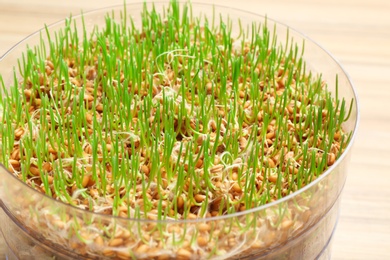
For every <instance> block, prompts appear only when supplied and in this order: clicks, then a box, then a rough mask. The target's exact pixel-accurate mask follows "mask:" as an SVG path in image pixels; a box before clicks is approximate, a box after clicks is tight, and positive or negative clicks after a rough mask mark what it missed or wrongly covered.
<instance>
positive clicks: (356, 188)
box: [0, 0, 390, 260]
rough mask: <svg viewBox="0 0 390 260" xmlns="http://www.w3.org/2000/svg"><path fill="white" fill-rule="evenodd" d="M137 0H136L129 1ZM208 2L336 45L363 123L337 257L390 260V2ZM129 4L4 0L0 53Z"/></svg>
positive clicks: (338, 233)
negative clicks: (71, 19) (53, 27)
mask: <svg viewBox="0 0 390 260" xmlns="http://www.w3.org/2000/svg"><path fill="white" fill-rule="evenodd" d="M131 2H134V1H131V0H127V3H131ZM201 2H207V1H206V0H203V1H201ZM209 2H212V3H216V4H222V5H228V6H233V7H237V8H240V9H244V10H249V11H252V12H255V13H259V14H263V15H265V14H266V15H268V17H270V18H273V19H276V20H278V21H281V22H283V23H286V24H288V25H290V26H291V27H293V28H295V29H298V30H299V31H301V32H304V33H305V34H306V35H308V36H309V37H311V38H312V39H313V40H315V41H317V42H319V43H320V44H321V45H322V46H323V47H324V48H325V49H327V50H328V51H330V52H331V53H332V54H333V55H334V56H335V57H336V59H338V60H339V61H340V63H341V64H342V65H343V66H344V68H345V70H346V71H347V72H348V73H349V75H350V77H351V78H352V80H353V82H354V83H355V87H356V89H357V92H358V95H359V98H360V99H359V101H360V105H361V122H360V127H359V131H358V136H357V139H356V142H355V145H354V148H353V150H352V153H353V154H352V161H351V165H350V167H349V175H348V178H347V183H346V186H345V189H344V192H343V198H342V203H341V204H342V205H341V207H342V208H341V215H340V220H339V224H338V227H337V231H336V234H335V238H334V242H333V253H332V259H335V260H348V259H362V260H363V259H364V260H366V259H383V260H385V259H390V1H388V0H295V1H289V0H281V1H277V0H276V1H271V0H269V1H261V0H240V1H233V0H225V1H222V0H215V1H209ZM122 3H123V1H122V0H114V1H99V0H83V1H78V0H68V1H60V0H51V1H45V0H0V56H2V55H3V54H4V53H5V52H6V51H7V50H8V49H10V48H11V47H12V46H13V45H15V44H16V43H18V42H19V41H20V40H22V39H23V38H24V37H26V36H28V35H29V34H31V33H33V32H35V31H37V30H38V29H40V28H42V27H43V26H44V24H51V23H53V22H56V21H59V20H62V19H63V18H65V17H67V16H68V15H69V14H70V13H72V14H73V15H76V14H79V13H80V12H81V10H83V11H88V10H93V9H96V8H101V7H107V6H111V5H116V4H122ZM0 181H1V180H0ZM0 224H1V223H0ZM3 251H4V241H3V240H2V239H0V254H1V253H3ZM1 257H4V255H3V254H1V255H0V259H1Z"/></svg>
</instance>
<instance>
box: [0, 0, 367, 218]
mask: <svg viewBox="0 0 390 260" xmlns="http://www.w3.org/2000/svg"><path fill="white" fill-rule="evenodd" d="M168 3H169V1H150V0H148V1H144V2H134V3H130V4H128V3H126V4H118V5H111V6H107V7H102V8H98V9H94V10H91V11H87V12H85V13H84V12H81V14H78V15H75V16H73V15H71V18H72V19H80V18H81V17H85V16H90V15H94V14H98V13H101V12H103V11H104V12H105V13H107V12H109V11H112V10H114V9H118V8H122V7H123V6H126V8H129V7H131V6H142V5H143V4H168ZM178 3H180V4H185V3H189V2H187V1H178ZM190 3H191V5H192V6H198V7H201V6H204V7H208V8H210V7H211V8H214V7H215V8H216V10H218V11H219V10H231V11H234V12H239V13H241V14H243V15H244V14H246V15H251V16H253V17H258V18H261V19H263V20H264V19H265V18H266V19H267V21H271V22H273V23H275V24H276V25H277V26H282V27H285V28H286V29H288V30H289V31H293V32H295V33H296V34H298V35H300V36H301V37H302V39H304V40H305V41H309V42H311V43H313V44H314V45H316V46H317V47H319V48H320V49H321V51H323V52H324V53H325V54H326V55H327V56H329V57H330V58H331V60H333V62H334V63H335V64H336V65H337V66H338V67H339V68H340V70H341V72H342V73H344V75H345V76H346V79H347V81H348V83H349V85H350V87H351V90H352V93H353V99H354V104H353V106H354V107H356V121H355V124H354V126H353V129H352V134H351V139H350V141H349V143H348V145H347V147H346V148H345V150H344V152H343V153H342V154H341V156H340V157H339V158H338V159H337V160H336V162H335V163H334V164H333V165H332V166H330V167H329V168H328V169H327V170H326V171H324V172H323V173H322V174H321V175H320V176H319V177H318V178H317V179H316V180H314V181H312V182H310V183H309V184H308V185H306V186H305V187H303V188H301V189H299V190H297V191H295V192H293V193H291V194H289V195H287V196H285V197H283V198H281V199H278V200H276V201H273V202H270V203H267V204H265V205H261V206H258V207H254V208H251V209H247V210H244V211H240V212H236V213H233V214H228V215H222V216H215V217H206V218H199V219H178V220H171V219H165V220H150V219H137V218H127V217H120V216H112V215H107V214H103V213H99V212H93V211H88V210H83V209H81V208H78V207H76V206H73V205H70V204H67V203H65V202H62V201H60V200H56V199H53V198H52V197H49V196H47V195H46V194H43V193H41V192H39V191H37V190H35V189H33V188H32V187H30V186H29V185H27V184H26V183H24V182H22V181H21V180H19V179H18V178H17V177H16V176H15V175H14V174H12V173H11V172H10V171H9V170H8V169H6V168H5V166H4V165H3V164H2V163H0V169H3V170H4V171H6V172H8V173H9V175H10V176H11V177H12V178H14V179H15V180H16V181H18V182H19V183H20V184H21V185H23V186H24V188H27V189H30V190H31V191H32V192H34V193H36V194H37V195H38V194H39V195H38V196H42V199H45V200H52V202H53V203H55V204H58V205H62V206H64V207H65V208H67V207H69V209H70V210H72V211H76V212H80V213H82V214H91V215H93V216H98V217H102V218H110V219H116V220H120V221H136V222H142V223H161V224H169V223H175V224H185V223H197V222H211V221H218V220H223V219H230V218H236V217H240V216H244V215H248V214H252V213H256V212H260V211H263V210H265V209H267V208H272V207H274V206H277V205H279V204H282V203H284V202H286V201H288V200H290V199H292V198H294V197H296V196H298V195H299V194H301V193H303V192H305V191H307V190H308V189H310V188H312V187H313V186H315V185H317V184H318V183H319V182H321V181H322V180H323V179H324V178H326V177H327V176H328V175H329V174H330V173H331V172H332V171H333V170H334V169H335V168H336V167H337V166H338V165H339V164H340V163H341V162H342V161H343V160H345V157H346V156H347V155H348V154H349V152H350V150H351V149H352V146H353V144H354V141H355V139H356V134H357V129H358V126H359V123H360V103H359V99H358V95H357V92H356V89H355V87H354V84H353V82H352V80H351V77H350V76H349V74H348V73H347V72H346V70H345V69H344V68H343V66H342V65H341V64H340V62H339V61H338V60H337V59H336V58H335V57H334V56H333V55H332V54H331V53H330V52H329V51H327V50H326V49H325V48H323V47H322V46H321V45H320V44H318V43H317V42H316V41H314V40H312V39H311V38H310V37H309V36H307V35H306V34H304V33H302V32H300V31H299V30H296V29H294V28H292V27H290V26H288V25H287V24H285V23H283V22H279V21H277V20H274V19H272V18H269V17H268V16H267V15H261V14H259V13H255V12H253V11H247V10H243V9H240V8H236V7H231V6H225V5H219V4H211V3H206V2H198V1H196V2H194V1H191V2H190ZM128 14H129V13H128ZM66 19H67V18H65V19H61V20H59V21H57V22H54V23H51V24H49V25H47V28H48V29H50V28H53V27H56V26H58V25H61V24H63V23H64V22H65V20H66ZM44 30H45V27H43V28H41V29H39V30H38V31H35V32H33V33H31V34H30V35H28V36H27V37H25V38H24V39H22V40H21V41H19V42H18V43H16V44H15V45H14V46H13V47H11V48H10V49H9V50H8V51H6V52H5V53H4V54H3V55H2V56H0V63H1V62H2V60H3V59H5V58H6V57H7V56H8V55H9V54H10V53H11V52H12V51H13V50H14V49H15V48H17V47H19V45H21V44H22V43H24V42H26V41H28V40H29V39H30V38H32V37H34V36H37V35H39V34H40V33H41V32H42V31H44ZM1 206H2V207H4V208H6V205H5V204H4V203H3V202H2V201H1V199H0V207H1ZM7 210H8V209H7Z"/></svg>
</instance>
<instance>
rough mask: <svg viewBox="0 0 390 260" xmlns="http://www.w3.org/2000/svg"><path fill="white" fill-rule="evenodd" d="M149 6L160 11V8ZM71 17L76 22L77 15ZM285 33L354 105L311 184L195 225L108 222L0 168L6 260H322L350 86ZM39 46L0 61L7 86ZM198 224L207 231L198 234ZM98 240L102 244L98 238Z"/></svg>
mask: <svg viewBox="0 0 390 260" xmlns="http://www.w3.org/2000/svg"><path fill="white" fill-rule="evenodd" d="M155 5H156V9H161V8H162V6H163V5H165V6H166V5H167V4H166V3H165V4H162V3H156V4H155ZM142 8H143V3H139V4H129V5H127V12H128V14H130V15H132V16H133V18H134V20H135V22H136V23H137V22H139V19H138V20H137V17H138V16H139V14H140V12H141V11H142ZM192 9H193V13H194V15H197V14H202V15H205V16H208V17H211V15H212V13H213V11H215V12H216V13H217V14H219V13H221V14H222V15H223V16H229V17H230V18H231V19H232V20H233V21H234V20H237V19H240V20H241V23H242V24H243V25H244V26H246V25H250V24H251V23H252V22H253V21H256V22H263V21H264V17H262V16H259V15H257V14H254V13H249V12H243V11H240V10H237V9H234V8H229V7H220V6H216V7H215V10H214V8H213V7H212V6H211V5H204V4H195V3H193V4H192ZM121 10H123V6H118V7H112V8H109V9H102V10H98V11H94V12H90V13H87V14H84V20H85V24H86V29H87V30H91V29H92V27H93V26H95V25H97V26H103V25H104V22H105V21H104V17H105V15H106V13H107V12H114V13H116V17H119V13H120V11H121ZM74 19H76V21H78V20H79V22H78V24H81V22H80V20H81V18H80V17H76V18H74ZM275 24H276V25H277V26H276V34H277V36H278V40H280V42H285V39H284V38H286V35H287V28H288V27H287V26H286V25H283V24H280V23H276V22H274V21H272V20H270V19H268V26H269V27H270V28H271V31H272V30H273V28H274V25H275ZM63 26H64V23H63V22H60V23H57V24H54V25H52V26H50V27H49V29H48V30H49V31H51V32H54V31H56V30H58V29H59V28H62V27H63ZM235 26H237V24H233V27H235ZM80 31H81V30H80ZM289 36H290V37H292V38H293V39H294V41H295V42H297V43H298V44H301V43H303V41H305V52H304V59H305V61H306V63H307V68H308V69H310V70H311V71H313V72H315V73H321V74H322V77H323V79H324V80H325V81H326V82H327V83H328V85H329V89H334V88H335V87H334V84H335V78H336V75H338V84H339V93H338V94H339V97H340V98H342V97H344V98H346V100H350V99H352V98H353V99H354V100H355V103H354V105H353V107H352V114H351V116H350V118H349V120H348V121H347V122H346V123H345V125H344V128H345V130H346V131H353V136H352V139H351V142H350V143H349V145H348V147H347V148H346V150H345V152H344V153H343V154H342V156H341V157H340V158H339V159H338V160H337V162H336V163H335V164H334V165H332V166H331V167H330V168H329V169H328V170H327V171H326V172H325V173H324V174H322V175H321V176H320V177H319V178H318V179H316V180H315V181H314V182H312V183H311V184H310V185H307V186H305V187H304V188H302V189H301V190H299V191H297V192H295V193H293V194H290V195H289V196H287V197H285V198H283V199H280V200H278V201H275V202H273V203H270V204H267V205H265V206H261V207H257V208H253V209H250V210H246V211H244V212H240V213H236V214H231V215H226V216H220V217H213V218H208V219H201V220H181V221H155V220H135V219H127V218H120V217H112V216H107V215H102V214H97V213H91V212H87V211H84V210H81V209H78V208H75V207H72V206H69V205H67V204H64V203H62V202H60V201H56V200H54V199H52V198H49V197H47V196H45V195H44V194H41V193H39V192H37V191H35V190H34V189H32V188H31V187H29V186H27V185H26V184H24V183H22V182H21V181H20V180H18V179H17V178H16V177H15V176H14V175H13V174H11V173H10V172H9V171H8V170H7V169H5V168H4V167H2V166H0V176H1V178H0V179H1V181H0V199H1V202H0V203H1V207H2V210H0V223H1V224H0V225H1V231H2V233H3V235H4V238H5V241H6V244H7V246H8V251H7V252H8V259H53V258H55V259H90V258H97V259H101V258H115V259H129V258H135V259H204V258H210V259H329V258H330V252H331V240H332V235H333V233H334V230H335V227H336V223H337V219H338V213H339V204H340V194H341V192H342V189H343V186H344V183H345V180H346V176H347V166H348V163H349V157H350V151H351V146H352V143H353V141H354V136H355V132H356V127H357V123H358V105H357V102H356V94H355V91H354V89H353V86H352V84H351V81H350V79H349V78H348V76H347V74H346V73H345V71H344V70H343V69H342V67H341V66H340V64H339V63H338V62H337V61H336V60H335V59H334V58H333V57H332V56H331V55H330V54H329V53H328V52H326V51H325V50H324V49H322V48H321V47H320V46H319V45H317V44H316V43H315V42H313V41H312V40H310V39H308V38H307V37H305V36H304V35H302V34H301V33H299V32H297V31H295V30H293V29H291V28H290V29H289ZM39 41H40V32H37V33H35V34H33V35H31V36H29V37H27V38H26V39H25V40H23V41H22V42H20V43H19V44H18V45H16V46H15V47H13V48H12V49H11V50H10V51H9V52H7V53H6V55H4V56H3V57H2V59H1V60H0V73H1V74H2V75H3V78H4V81H5V83H6V85H7V83H8V82H12V81H13V67H14V66H16V67H17V59H18V58H20V57H21V54H22V52H24V51H25V46H26V45H29V46H34V45H36V44H39ZM205 223H206V224H208V226H209V227H211V230H209V231H206V232H203V231H201V230H202V225H204V224H205ZM155 227H157V229H156V228H155ZM243 227H246V228H244V229H243ZM76 230H77V231H76ZM237 230H241V231H240V233H238V232H237ZM242 230H244V231H242ZM152 232H160V235H161V236H162V237H163V238H165V241H164V240H162V241H160V242H159V243H157V242H156V241H150V240H148V237H151V236H152V235H153V234H152ZM172 234H174V237H176V238H183V239H184V240H186V239H190V243H184V244H183V243H178V242H177V241H176V243H174V242H173V241H172V236H173V235H172ZM237 234H240V235H237ZM102 236H104V237H105V238H106V239H105V240H101V239H99V237H102ZM199 236H204V237H205V239H206V240H207V247H208V248H209V249H210V250H211V249H213V250H211V251H210V252H207V251H206V252H205V250H204V249H202V248H201V247H199V246H198V245H197V242H196V241H194V240H193V239H192V240H191V238H194V237H195V238H197V237H199ZM143 245H146V246H143ZM200 255H201V257H200Z"/></svg>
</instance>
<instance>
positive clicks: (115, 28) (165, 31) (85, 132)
mask: <svg viewBox="0 0 390 260" xmlns="http://www.w3.org/2000/svg"><path fill="white" fill-rule="evenodd" d="M141 15H142V26H141V27H139V28H138V27H136V26H135V25H134V23H133V22H132V19H131V17H128V16H127V15H126V11H124V13H123V17H122V19H121V20H120V21H119V22H118V21H117V20H116V19H114V17H112V16H111V15H107V16H106V18H105V22H106V25H105V27H104V28H98V27H95V28H94V30H93V32H92V33H90V34H88V33H87V32H86V30H85V27H84V26H85V25H84V23H83V24H77V25H76V22H75V21H74V20H73V19H72V18H70V19H68V20H67V21H66V26H65V28H63V30H60V31H58V32H56V33H54V34H52V33H49V30H48V29H47V30H46V31H44V32H42V34H41V38H42V43H41V44H40V45H38V46H34V47H29V48H27V51H26V52H25V53H24V54H23V57H22V58H21V59H20V60H19V62H18V64H19V68H18V70H19V74H20V75H21V77H20V78H19V77H17V76H16V75H17V73H16V72H15V80H14V84H13V86H10V87H9V86H5V85H4V83H3V81H1V82H2V88H3V91H2V95H3V96H2V98H1V100H2V102H1V112H2V113H1V115H0V116H1V120H2V121H3V124H1V126H0V135H1V149H2V151H1V156H2V158H1V161H2V163H3V164H4V165H5V166H6V167H7V168H8V169H9V170H10V171H11V172H12V173H13V174H15V175H16V176H17V177H18V178H19V179H20V180H22V181H23V182H25V183H27V184H28V185H30V186H31V187H33V188H34V189H36V190H38V191H39V192H42V193H45V194H46V195H47V196H49V197H52V198H54V199H56V200H60V201H62V202H65V203H68V204H70V205H72V206H75V207H78V208H81V209H83V210H86V211H91V212H95V213H101V214H106V215H109V216H119V217H123V218H133V219H149V220H183V219H205V218H210V217H217V216H223V215H228V214H234V213H237V212H241V211H245V210H248V209H252V208H254V207H258V206H261V205H265V204H267V203H270V202H273V201H276V200H278V199H280V198H282V197H285V196H287V195H289V194H291V193H293V192H295V191H297V190H299V189H301V188H303V187H304V186H306V185H307V184H309V183H310V182H312V181H314V180H315V179H316V178H318V177H319V176H320V175H321V174H322V173H323V172H324V171H325V170H326V169H327V168H328V167H330V166H331V165H333V164H334V163H335V161H336V160H337V159H338V158H339V156H340V155H341V154H342V152H343V150H344V148H345V147H346V146H347V144H348V142H349V139H350V136H351V133H346V132H344V130H343V128H342V124H343V122H345V121H346V120H347V119H348V116H349V111H350V107H349V104H348V103H347V102H346V101H345V100H339V99H338V98H337V90H336V97H334V96H332V95H331V92H330V91H329V90H328V89H327V83H326V82H324V81H323V80H322V78H321V75H314V74H312V73H311V72H310V71H308V70H307V69H306V65H305V61H304V60H303V58H302V54H303V48H301V49H300V47H299V46H302V44H301V43H295V42H293V41H292V40H291V39H288V40H287V42H286V43H285V45H283V44H280V43H279V42H278V40H277V38H276V35H275V33H274V32H273V31H272V30H269V29H268V27H267V25H266V23H267V22H266V21H265V23H264V24H253V25H252V26H251V27H241V28H240V31H239V33H236V32H232V26H231V24H232V23H238V22H239V21H232V20H229V19H223V18H222V16H218V15H215V17H213V18H212V20H208V19H207V18H206V17H193V16H192V13H191V4H186V5H184V6H183V8H180V6H179V4H178V3H177V2H176V1H171V3H170V4H169V8H168V9H167V10H166V12H165V13H164V14H162V13H158V12H157V11H155V10H154V9H153V8H152V9H149V8H147V7H146V5H145V8H144V11H143V13H142V14H141ZM45 41H48V42H49V43H48V44H45ZM336 80H337V79H336ZM336 88H337V82H336ZM8 89H9V90H8ZM351 105H352V102H351ZM297 208H299V206H298V205H297ZM300 209H301V210H302V211H304V209H303V208H300ZM291 218H292V217H291V214H290V213H286V215H285V216H284V217H283V218H282V220H283V221H279V222H280V223H277V222H278V221H276V222H275V223H273V225H275V226H278V229H281V228H282V229H286V228H289V227H291V226H292V225H293V221H291ZM56 221H57V224H58V221H59V220H58V219H56ZM79 221H80V222H82V221H81V220H79ZM248 222H251V220H248ZM61 223H62V224H61V225H65V226H66V221H65V220H61ZM225 224H226V223H225ZM256 225H257V224H255V223H254V224H253V225H252V224H248V225H244V226H242V227H241V230H240V229H238V230H236V229H235V228H233V229H232V230H233V231H235V232H233V233H232V235H231V237H228V238H225V239H226V240H227V241H230V242H229V243H230V244H229V243H227V245H228V246H229V247H231V248H235V250H237V252H238V251H239V249H242V248H244V247H243V246H242V245H238V243H237V241H236V240H235V237H234V236H235V235H237V234H239V235H241V236H244V235H245V231H246V230H247V229H249V228H250V227H252V226H256ZM72 228H73V229H74V227H72ZM149 228H150V227H149ZM198 228H199V230H198V231H196V232H195V231H193V232H192V233H191V232H189V233H191V234H193V236H192V238H191V239H190V241H189V240H188V239H187V238H186V237H176V238H175V236H173V237H170V240H168V242H167V244H169V243H170V242H172V244H175V243H176V245H175V246H174V248H175V250H176V251H175V254H174V255H175V256H176V257H178V258H180V257H181V258H183V259H186V257H187V256H188V257H190V256H191V254H192V253H193V250H194V249H193V247H188V246H189V245H193V244H196V247H197V251H196V252H198V254H199V255H202V254H208V255H213V254H214V255H221V254H223V253H224V252H223V251H221V250H219V249H218V250H216V249H215V248H213V247H212V245H210V244H209V242H210V241H211V240H210V238H209V237H208V236H203V234H206V233H207V234H208V235H209V236H210V237H211V236H213V235H214V236H215V235H216V234H219V232H221V231H220V230H218V226H215V227H211V226H210V225H209V224H207V223H205V224H204V225H199V226H198ZM224 228H226V227H224ZM138 229H140V232H141V231H142V232H145V231H144V230H143V228H140V227H139V228H138ZM150 229H151V230H153V231H154V233H153V234H155V233H156V234H159V235H162V234H163V233H164V232H163V231H162V230H159V229H158V228H155V227H152V228H150ZM222 229H223V228H222ZM121 230H122V229H121ZM149 231H150V230H149ZM121 232H126V231H125V229H123V230H122V231H121ZM73 233H76V236H77V237H78V238H79V239H80V241H82V242H84V243H85V244H88V243H90V241H89V240H93V241H94V243H95V244H102V245H103V244H104V245H105V246H107V245H108V246H109V247H110V248H115V247H123V246H124V245H125V242H126V241H127V240H126V239H127V238H129V239H130V238H131V239H134V237H132V236H130V234H126V237H125V236H123V237H122V236H117V237H115V236H114V237H112V236H111V237H110V236H108V238H107V241H108V242H107V241H105V240H104V239H105V238H104V236H99V237H93V238H89V240H88V238H86V237H85V236H83V235H82V232H81V233H78V232H73ZM178 233H180V232H178ZM199 234H202V235H199ZM224 234H225V233H224ZM162 236H164V235H162ZM216 237H218V235H217V236H216ZM100 239H101V240H100ZM229 239H230V240H229ZM141 240H142V239H141ZM244 240H245V239H244ZM244 240H243V241H244ZM143 241H144V242H139V241H137V243H139V244H137V247H136V249H135V248H133V249H131V250H130V253H131V255H128V254H130V253H129V251H126V250H125V251H124V250H122V251H121V250H119V251H118V250H117V251H115V252H116V253H112V252H111V253H112V254H111V255H110V254H109V253H107V252H106V253H107V254H106V255H105V256H107V257H108V256H114V257H120V255H121V254H122V256H128V257H141V258H142V256H145V257H146V256H147V255H145V254H146V252H147V251H148V250H149V249H150V247H151V244H150V242H147V238H143ZM169 241H170V242H169ZM194 241H195V242H194ZM160 242H161V241H160ZM186 243H187V244H188V245H187V244H186ZM213 243H214V242H213ZM256 243H257V242H256ZM160 244H161V243H160ZM160 244H159V245H160ZM183 244H185V245H186V246H187V247H186V246H183V247H178V246H177V245H183ZM214 244H216V243H214ZM270 244H271V243H268V242H267V241H266V242H262V243H260V244H253V243H252V244H251V245H250V246H252V247H255V246H257V247H264V246H269V245H270ZM164 246H166V245H162V244H161V247H162V248H163V247H164ZM235 246H236V247H235ZM167 248H168V247H166V248H165V249H164V250H167V251H164V252H165V253H167V252H170V251H169V250H168V249H167ZM177 248H179V249H177ZM226 250H227V249H226ZM92 251H93V250H92ZM118 252H119V253H118ZM95 253H96V252H95ZM234 253H236V252H232V253H231V254H232V255H234ZM167 254H168V253H167ZM168 255H169V254H168ZM152 256H153V257H154V256H158V254H157V253H156V252H155V255H152ZM170 256H171V257H172V256H173V255H172V254H171V255H170ZM227 256H229V254H227Z"/></svg>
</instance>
